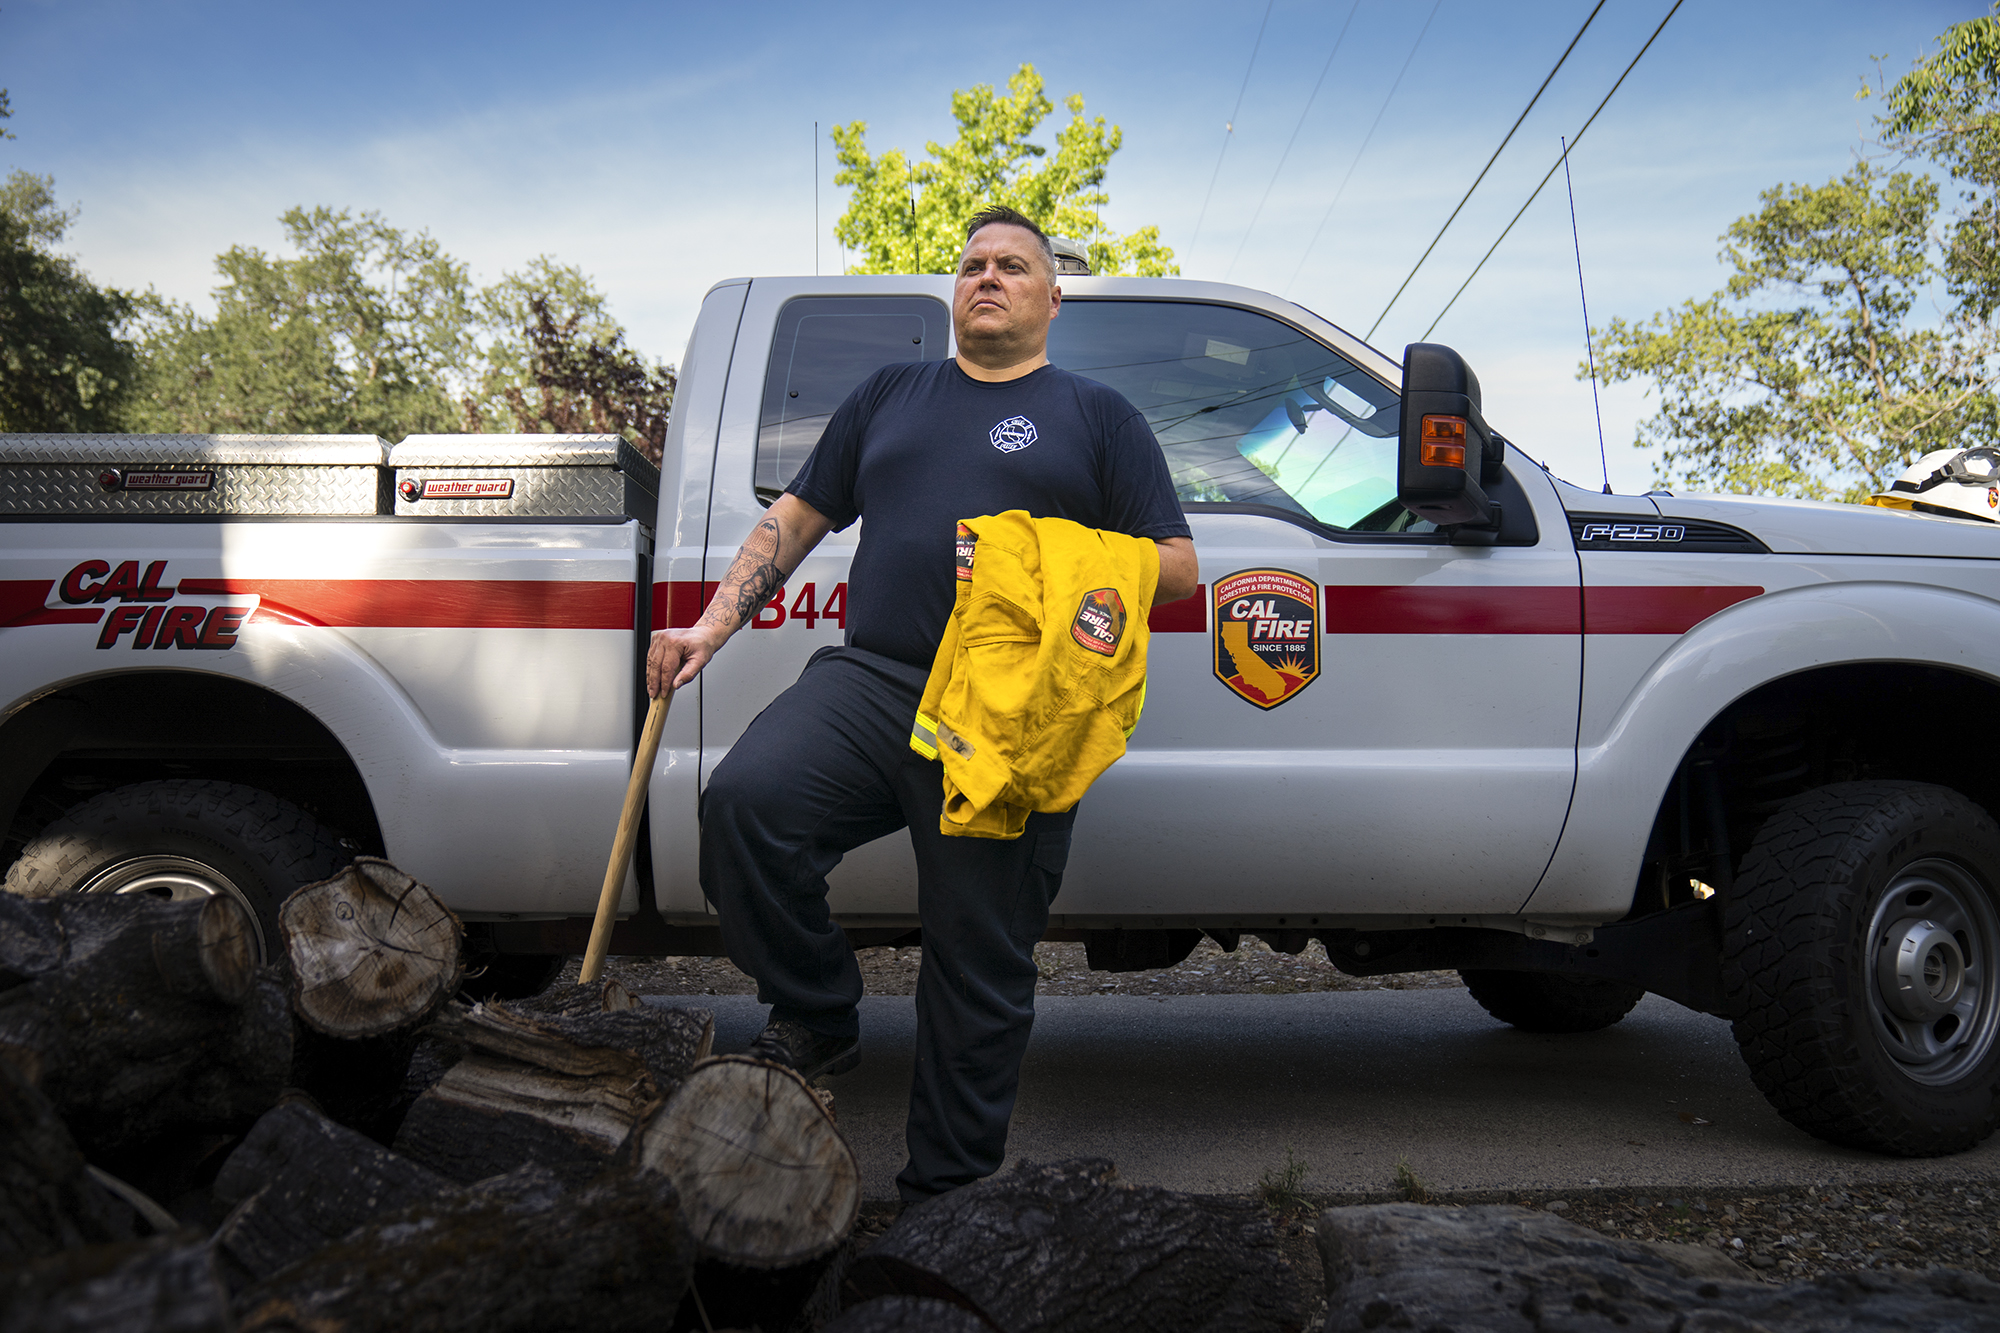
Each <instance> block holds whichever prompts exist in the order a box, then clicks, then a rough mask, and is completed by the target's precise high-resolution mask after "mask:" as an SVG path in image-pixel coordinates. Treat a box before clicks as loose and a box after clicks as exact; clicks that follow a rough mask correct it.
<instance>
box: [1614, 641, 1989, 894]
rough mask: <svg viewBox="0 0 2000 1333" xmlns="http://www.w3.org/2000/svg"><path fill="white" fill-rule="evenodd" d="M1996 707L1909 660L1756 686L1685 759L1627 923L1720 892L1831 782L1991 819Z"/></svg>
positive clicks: (1969, 682) (1946, 675)
mask: <svg viewBox="0 0 2000 1333" xmlns="http://www.w3.org/2000/svg"><path fill="white" fill-rule="evenodd" d="M1996 709H2000V685H1997V684H1995V683H1994V682H1992V681H1990V680H1985V679H1983V678H1981V677H1978V676H1974V675H1970V674H1968V673H1966V672H1962V671H1953V670H1951V669H1949V668H1946V667H1935V666H1919V665H1913V664H1910V663H1898V662H1876V663H1864V664H1855V665H1846V666H1833V667H1821V668H1818V669H1816V670H1813V671H1804V672H1800V673H1799V674H1797V675H1793V676H1786V677H1784V678H1783V679H1780V680H1774V681H1771V682H1770V683H1768V684H1766V685H1763V686H1760V687H1758V688H1757V689H1755V690H1753V691H1751V692H1750V693H1749V694H1746V695H1744V696H1743V697H1742V698H1740V699H1738V700H1737V701H1736V702H1734V703H1732V704H1731V705H1729V707H1728V708H1726V709H1724V710H1723V711H1722V712H1721V713H1720V714H1719V715H1717V717H1716V718H1715V719H1714V720H1713V721H1712V722H1710V723H1709V724H1708V726H1707V727H1705V728H1703V729H1702V733H1701V735H1700V736H1698V737H1697V738H1696V739H1695V742H1694V744H1692V745H1690V746H1689V747H1688V750H1687V753H1686V754H1685V755H1683V756H1682V758H1681V762H1680V765H1679V767H1678V768H1676V769H1675V771H1674V776H1673V780H1672V781H1671V782H1669V783H1668V784H1667V790H1666V792H1665V794H1664V795H1663V796H1662V798H1661V801H1660V808H1659V811H1658V813H1657V815H1656V816H1655V817H1654V820H1653V828H1652V833H1651V835H1650V836H1649V837H1648V839H1647V841H1646V854H1645V857H1644V860H1643V862H1642V864H1641V866H1640V870H1639V878H1638V882H1637V883H1636V884H1635V885H1634V887H1633V896H1632V911H1631V914H1630V915H1631V917H1637V916H1643V915H1646V914H1647V913H1650V912H1656V911H1659V910H1661V909H1662V908H1665V907H1672V906H1674V905H1676V904H1679V903H1683V902H1689V901H1693V900H1694V899H1695V898H1696V897H1697V896H1702V895H1700V894H1699V890H1698V887H1697V886H1698V885H1706V886H1709V887H1711V888H1713V889H1715V890H1717V891H1726V890H1727V889H1728V888H1729V887H1730V885H1731V883H1732V882H1733V880H1734V878H1735V871H1736V867H1737V865H1738V864H1739V863H1740V862H1741V860H1742V858H1743V854H1744V853H1745V852H1746V851H1748V850H1749V848H1750V843H1751V840H1752V839H1753V838H1755V837H1756V836H1757V830H1758V829H1759V828H1761V827H1762V826H1763V824H1764V821H1765V820H1767V819H1769V818H1770V817H1771V815H1772V813H1773V812H1775V811H1776V810H1777V808H1778V807H1779V806H1781V805H1783V804H1784V803H1785V802H1786V801H1788V800H1790V799H1791V798H1792V797H1794V796H1797V795H1798V794H1799V793H1801V792H1804V791H1808V790H1810V789H1812V788H1814V787H1820V786H1824V785H1825V784H1827V783H1829V782H1847V781H1854V780H1858V779H1863V778H1901V779H1905V780H1909V781H1916V782H1934V783H1937V784H1938V785H1939V786H1943V787H1950V788H1951V789H1953V790H1954V791H1957V792H1960V793H1962V794H1963V795H1965V796H1966V797H1968V798H1970V799H1971V800H1973V801H1976V802H1977V803H1978V804H1979V805H1980V806H1982V807H1984V808H1985V809H1986V810H1988V811H1989V812H1995V811H2000V774H1996V773H1995V772H1994V771H1993V765H1992V763H1991V760H1990V758H1989V757H1988V751H1989V746H1988V744H1987V742H1986V729H1985V726H1984V723H1985V720H1986V719H1987V718H1989V717H1991V716H1994V714H1995V710H1996ZM1940 724H1942V725H1940ZM1628 919H1630V918H1629V917H1628Z"/></svg>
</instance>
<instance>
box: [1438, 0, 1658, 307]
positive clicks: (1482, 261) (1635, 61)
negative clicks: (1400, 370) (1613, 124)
mask: <svg viewBox="0 0 2000 1333" xmlns="http://www.w3.org/2000/svg"><path fill="white" fill-rule="evenodd" d="M1685 3H1686V0H1674V7H1673V8H1672V9H1669V10H1668V11H1667V17H1666V18H1663V19H1661V20H1660V26H1659V27H1657V28H1655V29H1653V35H1652V36H1651V37H1648V38H1647V39H1646V44H1645V45H1644V46H1642V47H1640V48H1639V54H1638V55H1636V56H1633V57H1632V63H1631V64H1629V65H1627V66H1626V67H1625V73H1624V74H1620V75H1619V76H1618V82H1617V83H1614V84H1612V85H1611V91H1610V92H1608V93H1606V94H1604V100H1603V101H1602V102H1599V103H1598V104H1597V110H1596V111H1593V112H1591V113H1590V119H1589V120H1586V121H1584V122H1583V129H1581V130H1578V131H1577V132H1576V137H1575V138H1574V139H1571V140H1570V141H1569V146H1570V148H1572V149H1574V148H1575V147H1576V146H1577V145H1578V144H1579V143H1582V142H1583V136H1584V131H1586V130H1588V129H1589V128H1590V127H1591V125H1592V124H1593V123H1594V122H1595V121H1596V120H1597V117H1598V114H1599V113H1600V112H1602V111H1603V110H1604V108H1605V107H1606V106H1608V105H1610V103H1611V99H1612V97H1613V96H1615V95H1616V94H1617V92H1618V90H1619V89H1620V88H1621V87H1623V86H1624V84H1625V79H1626V77H1627V76H1628V75H1630V74H1631V73H1632V71H1633V70H1634V69H1636V68H1638V65H1639V61H1640V60H1641V59H1642V58H1643V57H1644V56H1645V54H1646V52H1648V51H1650V50H1652V49H1653V43H1654V42H1655V41H1657V40H1658V39H1659V36H1660V34H1661V33H1663V32H1665V31H1666V29H1667V23H1668V20H1670V19H1672V18H1673V16H1674V15H1675V14H1677V13H1679V12H1680V8H1681V6H1682V5H1683V4H1685ZM1562 164H1563V160H1562V159H1561V158H1557V159H1556V161H1555V163H1554V165H1552V166H1551V167H1550V168H1549V170H1548V174H1547V175H1545V176H1543V177H1542V183H1541V185H1537V186H1536V187H1535V192H1534V193H1533V194H1531V195H1529V196H1528V202H1527V203H1525V204H1522V205H1521V208H1520V211H1519V212H1517V213H1515V214H1514V216H1513V218H1512V219H1511V220H1510V221H1509V222H1508V223H1507V225H1506V227H1505V228H1504V229H1503V230H1502V231H1501V233H1500V235H1499V237H1498V238H1497V239H1495V240H1494V242H1493V244H1492V245H1490V246H1488V247H1487V250H1486V253H1485V254H1483V255H1481V256H1480V257H1479V262H1478V263H1477V264H1474V265H1473V266H1472V272H1470V273H1468V274H1466V276H1465V281H1464V282H1461V283H1460V284H1458V290H1457V291H1455V292H1453V293H1452V294H1451V300H1449V301H1446V302H1445V303H1444V309H1443V310H1440V311H1438V316H1437V318H1436V319H1434V320H1432V321H1431V326H1430V328H1428V329H1425V330H1424V332H1423V336H1422V337H1420V338H1418V339H1417V341H1418V342H1422V341H1423V340H1424V339H1425V338H1428V337H1430V336H1431V330H1432V329H1435V328H1437V326H1438V325H1439V324H1441V323H1443V322H1444V317H1445V316H1446V315H1448V314H1450V313H1451V308H1452V307H1453V306H1454V305H1456V304H1458V298H1459V297H1461V296H1463V295H1465V289H1466V288H1467V287H1470V286H1471V285H1472V280H1473V279H1474V278H1476V277H1478V276H1479V270H1480V269H1482V268H1485V267H1486V261H1487V260H1489V259H1491V258H1493V252H1494V251H1495V250H1498V249H1499V248H1500V242H1501V241H1504V240H1506V239H1507V233H1508V232H1511V231H1513V230H1514V223H1516V222H1519V221H1520V220H1521V215H1522V214H1523V213H1526V212H1527V211H1528V208H1529V206H1530V205H1532V204H1533V203H1534V202H1535V200H1536V199H1538V198H1540V197H1541V193H1542V187H1543V186H1545V185H1547V184H1548V183H1549V181H1550V179H1552V178H1553V177H1554V176H1555V174H1556V168H1558V167H1560V166H1562Z"/></svg>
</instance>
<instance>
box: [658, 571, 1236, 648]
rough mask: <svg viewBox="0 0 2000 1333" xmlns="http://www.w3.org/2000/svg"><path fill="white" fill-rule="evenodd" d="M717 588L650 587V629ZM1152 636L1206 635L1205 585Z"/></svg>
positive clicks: (1167, 610)
mask: <svg viewBox="0 0 2000 1333" xmlns="http://www.w3.org/2000/svg"><path fill="white" fill-rule="evenodd" d="M717 586H718V585H716V584H713V583H696V582H695V581H694V580H693V579H685V580H677V581H674V582H670V583H655V584H654V585H653V620H652V623H653V627H654V628H655V629H659V628H662V627H664V628H667V629H687V628H688V627H689V626H691V625H693V624H694V622H695V621H697V620H699V619H701V613H702V612H703V611H704V610H706V609H707V607H708V603H709V600H710V599H711V598H713V597H714V596H715V589H716V587H717ZM1146 625H1147V627H1148V628H1150V629H1151V630H1152V632H1153V633H1155V634H1206V633H1208V585H1206V584H1202V585H1199V586H1197V587H1196V588H1195V590H1194V596H1192V597H1184V598H1182V599H1181V600H1180V601H1178V602H1168V603H1166V604H1164V605H1162V606H1156V607H1154V608H1153V609H1152V612H1151V613H1150V614H1149V615H1148V616H1147V617H1146Z"/></svg>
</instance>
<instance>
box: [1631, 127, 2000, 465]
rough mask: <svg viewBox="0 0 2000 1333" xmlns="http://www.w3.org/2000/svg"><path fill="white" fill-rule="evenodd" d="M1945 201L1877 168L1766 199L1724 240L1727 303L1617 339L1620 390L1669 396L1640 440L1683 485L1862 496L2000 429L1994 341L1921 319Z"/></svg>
mask: <svg viewBox="0 0 2000 1333" xmlns="http://www.w3.org/2000/svg"><path fill="white" fill-rule="evenodd" d="M1937 194H1938V191H1937V186H1936V184H1935V183H1934V182H1932V181H1930V180H1928V179H1926V178H1924V177H1921V176H1917V175H1914V174H1912V173H1909V172H1897V173H1894V174H1892V175H1884V174H1883V173H1882V172H1881V171H1879V170H1877V169H1876V168H1874V167H1872V166H1870V165H1869V164H1868V163H1866V162H1863V163H1859V164H1857V165H1856V166H1855V167H1854V168H1853V169H1852V170H1851V171H1849V172H1848V173H1847V174H1846V175H1844V176H1842V177H1840V178H1838V179H1836V180H1833V181H1829V182H1828V183H1827V184H1825V185H1821V186H1808V185H1783V186H1778V187H1776V188H1774V189H1770V190H1766V191H1765V192H1764V194H1763V195H1762V202H1763V205H1764V206H1763V208H1762V209H1760V210H1759V211H1758V212H1756V213H1753V214H1751V215H1749V216H1748V217H1743V218H1739V219H1738V220H1737V221H1736V222H1734V223H1732V224H1731V225H1730V228H1729V230H1728V231H1727V232H1726V233H1725V234H1724V237H1723V240H1724V242H1725V247H1724V249H1723V252H1722V258H1723V260H1724V262H1725V263H1726V264H1728V265H1729V267H1730V268H1731V269H1732V270H1733V272H1732V273H1731V275H1730V278H1729V280H1728V282H1727V284H1726V285H1725V286H1724V287H1723V289H1722V290H1721V291H1719V292H1716V293H1714V294H1713V295H1711V296H1708V297H1705V298H1703V299H1701V300H1698V301H1689V302H1687V303H1685V304H1684V305H1682V306H1681V307H1680V308H1679V309H1677V310H1673V311H1668V312H1665V313H1662V314H1660V315H1656V316H1654V317H1653V318H1652V319H1650V320H1646V321H1643V322H1640V323H1628V322H1626V321H1625V320H1622V319H1614V320H1613V321H1611V324H1610V326H1609V327H1608V328H1606V329H1603V330H1601V331H1599V333H1598V335H1597V336H1598V337H1599V338H1600V339H1602V342H1601V358H1600V365H1601V368H1602V369H1603V371H1604V374H1605V377H1606V378H1607V379H1609V380H1613V381H1616V380H1621V379H1628V378H1635V377H1643V378H1649V379H1652V380H1654V381H1655V382H1656V383H1657V384H1658V385H1659V389H1660V413H1659V415H1657V416H1655V417H1653V418H1652V419H1651V420H1649V421H1647V422H1645V423H1643V424H1642V425H1641V427H1640V441H1639V442H1640V444H1641V446H1642V447H1647V446H1652V447H1658V448H1659V449H1660V450H1661V460H1662V463H1663V464H1664V465H1665V468H1666V470H1667V473H1668V476H1667V478H1666V479H1667V480H1670V481H1673V482H1676V483H1678V484H1682V485H1687V486H1692V487H1695V488H1699V489H1704V490H1720V491H1737V492H1748V493H1766V494H1780V495H1795V496H1805V497H1810V498H1847V499H1856V498H1859V497H1860V496H1862V495H1866V494H1868V493H1869V492H1871V491H1876V490H1881V489H1884V488H1886V487H1887V486H1888V484H1889V482H1890V481H1892V480H1894V479H1895V477H1896V476H1897V475H1898V474H1899V473H1900V472H1902V470H1903V469H1904V468H1905V467H1907V466H1908V465H1909V464H1910V463H1911V462H1913V461H1915V459H1916V458H1917V457H1918V456H1919V455H1920V454H1923V453H1925V452H1927V451H1929V450H1932V449H1941V448H1946V447H1948V446H1953V445H1957V444H1961V443H1965V444H1969V443H1972V442H1974V441H1976V440H1978V439H1980V438H1982V437H1983V436H1984V435H1985V434H1986V433H1987V432H1989V431H1990V430H1991V427H1992V425H1993V420H1994V413H1993V400H1992V394H1991V387H1992V384H1993V378H1994V377H1993V365H1992V360H1993V353H1994V350H1995V349H1994V346H1993V340H1992V337H1991V331H1990V329H1989V328H1988V327H1987V325H1986V324H1985V323H1984V322H1983V321H1981V320H1978V319H1975V318H1971V317H1968V316H1965V315H1963V314H1960V315H1955V316H1953V317H1951V318H1949V319H1947V320H1945V321H1944V322H1943V323H1942V324H1925V323H1922V322H1920V321H1919V320H1918V319H1917V318H1916V315H1917V313H1918V309H1917V308H1918V305H1919V298H1920V297H1921V296H1922V294H1923V293H1924V291H1925V289H1926V287H1927V285H1929V284H1931V283H1933V282H1934V281H1935V279H1936V278H1937V277H1938V275H1939V272H1940V263H1941V254H1940V251H1941V248H1942V247H1941V243H1940V241H1939V239H1938V236H1937V234H1936V231H1935V228H1934V227H1933V221H1934V219H1935V216H1936V213H1937V206H1938V200H1937Z"/></svg>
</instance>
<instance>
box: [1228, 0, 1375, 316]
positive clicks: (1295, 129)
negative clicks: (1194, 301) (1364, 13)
mask: <svg viewBox="0 0 2000 1333" xmlns="http://www.w3.org/2000/svg"><path fill="white" fill-rule="evenodd" d="M1360 8H1361V0H1354V3H1353V4H1352V5H1351V6H1349V7H1348V10H1347V22H1345V23H1343V24H1341V25H1340V35H1339V36H1338V37H1335V38H1334V39H1333V49H1332V50H1331V51H1328V52H1327V53H1326V63H1325V64H1324V65H1321V66H1320V67H1319V77H1318V78H1317V79H1314V80H1313V86H1312V91H1311V92H1310V93H1308V94H1306V104H1305V105H1304V106H1302V107H1300V108H1299V119H1298V122H1297V123H1296V124H1294V125H1293V126H1292V137H1291V138H1289V139H1287V140H1285V151H1284V152H1283V153H1281V154H1279V155H1278V165H1277V168H1276V170H1274V171H1272V173H1271V179H1270V182H1269V183H1268V184H1266V185H1265V186H1264V197H1263V198H1261V199H1259V200H1258V201H1257V211H1256V212H1254V213H1252V214H1251V215H1250V225H1249V226H1247V227H1245V228H1244V229H1243V239H1242V240H1240V241H1238V242H1237V243H1236V253H1235V254H1234V255H1232V256H1231V257H1230V260H1229V267H1228V268H1227V269H1224V270H1223V273H1222V277H1223V280H1224V281H1227V280H1228V278H1229V275H1230V274H1232V273H1234V272H1235V271H1236V261H1237V260H1239V259H1241V258H1243V247H1244V246H1246V245H1248V244H1249V243H1250V233H1251V232H1253V231H1255V230H1256V229H1257V219H1258V218H1260V217H1262V216H1264V205H1265V204H1267V203H1269V202H1270V199H1271V190H1272V189H1273V187H1275V186H1276V185H1277V183H1278V177H1280V176H1282V175H1283V174H1284V172H1285V161H1286V159H1287V158H1289V157H1291V155H1292V145H1293V144H1295V143H1297V142H1298V141H1299V131H1300V130H1302V129H1304V128H1305V125H1306V113H1307V112H1309V111H1311V110H1312V104H1313V101H1314V99H1315V98H1317V97H1318V96H1319V90H1320V85H1321V84H1323V83H1325V82H1326V72H1327V71H1328V70H1330V69H1332V68H1333V58H1334V57H1335V56H1337V55H1339V54H1340V47H1341V43H1343V42H1345V41H1346V40H1347V30H1348V29H1349V28H1350V27H1352V26H1353V25H1354V15H1355V13H1356V11H1358V10H1359V9H1360Z"/></svg>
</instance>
